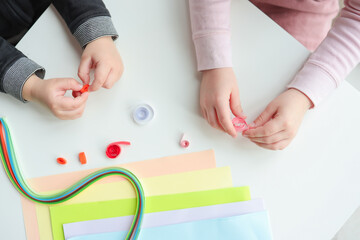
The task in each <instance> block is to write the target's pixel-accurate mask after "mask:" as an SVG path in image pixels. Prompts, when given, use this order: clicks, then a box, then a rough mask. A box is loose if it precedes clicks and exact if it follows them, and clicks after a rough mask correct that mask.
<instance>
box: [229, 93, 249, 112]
mask: <svg viewBox="0 0 360 240" xmlns="http://www.w3.org/2000/svg"><path fill="white" fill-rule="evenodd" d="M230 109H231V111H232V113H233V114H234V115H235V116H236V117H241V118H244V119H245V118H246V116H245V114H244V113H243V109H242V107H241V103H240V94H239V90H237V89H236V90H235V91H233V92H232V93H231V95H230Z"/></svg>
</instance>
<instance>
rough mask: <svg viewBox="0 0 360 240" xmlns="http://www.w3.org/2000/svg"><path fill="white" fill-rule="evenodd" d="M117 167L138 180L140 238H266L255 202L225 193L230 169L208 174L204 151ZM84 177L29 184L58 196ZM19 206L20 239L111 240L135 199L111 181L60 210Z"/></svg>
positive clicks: (125, 225)
mask: <svg viewBox="0 0 360 240" xmlns="http://www.w3.org/2000/svg"><path fill="white" fill-rule="evenodd" d="M120 166H121V167H124V168H127V169H129V170H131V171H132V172H133V173H135V174H136V175H137V176H138V177H139V178H140V180H141V182H142V184H143V188H144V191H145V194H146V205H145V215H144V221H143V225H142V230H141V233H140V239H145V240H146V239H157V240H159V239H160V240H162V239H169V238H171V239H234V238H236V239H250V240H251V239H262V240H263V239H264V240H267V239H272V237H271V230H270V224H269V220H268V215H267V212H266V211H265V208H264V204H263V201H262V200H261V199H253V200H252V199H250V190H249V188H248V187H233V184H232V177H231V172H230V168H229V167H221V168H216V162H215V155H214V152H213V151H211V150H209V151H203V152H198V153H190V154H183V155H179V156H172V157H165V158H160V159H152V160H147V161H142V162H134V163H128V164H123V165H120ZM92 171H93V170H86V171H81V172H75V173H66V174H61V175H55V176H48V177H41V178H35V179H31V180H30V181H29V182H30V184H31V186H33V188H34V189H35V190H36V191H38V192H51V191H58V190H61V189H64V188H66V187H67V186H69V185H71V184H72V183H73V182H75V181H77V180H79V179H81V178H82V177H84V176H85V175H87V174H89V173H90V172H92ZM22 203H23V213H24V220H25V227H26V234H27V239H28V240H38V239H40V240H51V239H53V240H63V239H71V240H80V239H81V240H95V239H104V240H110V239H114V240H118V239H124V238H125V236H126V234H127V230H128V229H129V228H130V225H131V222H132V218H133V216H132V215H133V214H134V211H135V204H136V199H135V195H134V192H133V189H132V186H131V185H130V184H129V183H128V182H126V181H123V179H121V178H119V177H116V176H111V177H108V178H106V179H104V180H102V181H101V182H99V183H96V184H95V185H94V186H92V187H91V188H89V189H87V190H86V191H84V192H83V193H81V194H79V195H78V196H76V197H75V198H73V199H71V200H70V201H68V202H65V203H62V204H58V205H55V206H51V207H48V206H46V205H38V204H35V203H33V202H30V201H29V200H27V199H22Z"/></svg>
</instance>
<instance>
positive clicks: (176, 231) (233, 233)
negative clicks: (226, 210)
mask: <svg viewBox="0 0 360 240" xmlns="http://www.w3.org/2000/svg"><path fill="white" fill-rule="evenodd" d="M126 234H127V231H122V232H111V233H103V234H95V235H84V236H78V237H73V238H69V239H68V240H99V239H101V240H118V239H124V238H125V237H126ZM140 239H142V240H153V239H156V240H168V239H171V240H184V239H186V240H199V239H206V240H219V239H221V240H233V239H244V240H245V239H246V240H272V233H271V228H270V224H269V218H268V214H267V212H266V211H261V212H255V213H249V214H244V215H239V216H233V217H227V218H215V219H208V220H202V221H195V222H187V223H181V224H174V225H166V226H160V227H154V228H144V229H142V230H141V233H140Z"/></svg>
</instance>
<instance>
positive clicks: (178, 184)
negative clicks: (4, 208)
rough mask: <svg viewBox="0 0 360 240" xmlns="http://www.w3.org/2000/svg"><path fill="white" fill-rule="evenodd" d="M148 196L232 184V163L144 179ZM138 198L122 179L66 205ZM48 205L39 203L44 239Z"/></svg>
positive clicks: (47, 223) (38, 208)
mask: <svg viewBox="0 0 360 240" xmlns="http://www.w3.org/2000/svg"><path fill="white" fill-rule="evenodd" d="M141 182H142V184H143V187H144V189H145V194H146V196H155V195H164V194H175V193H184V192H195V191H203V190H210V189H218V188H227V187H232V177H231V171H230V168H229V167H222V168H210V169H205V170H199V171H192V172H184V173H177V174H172V175H165V176H159V177H152V178H144V179H141ZM125 198H135V195H134V190H133V188H132V187H131V185H130V184H129V183H128V182H125V181H118V182H113V183H105V184H98V185H94V186H93V187H91V188H89V189H87V190H86V191H84V192H83V193H82V194H80V195H78V196H76V197H75V198H74V199H72V200H70V201H69V202H66V203H63V204H62V206H64V205H70V204H69V203H71V204H76V203H85V202H101V201H109V200H116V199H125ZM48 209H49V208H48V207H47V206H44V205H37V206H36V210H37V216H38V223H39V231H40V234H41V236H42V237H43V238H44V239H49V238H45V237H47V236H49V235H52V232H51V225H50V214H49V211H48Z"/></svg>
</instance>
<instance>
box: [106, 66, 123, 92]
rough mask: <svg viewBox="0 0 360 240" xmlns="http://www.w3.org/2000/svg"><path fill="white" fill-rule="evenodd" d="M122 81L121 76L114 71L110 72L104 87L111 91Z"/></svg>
mask: <svg viewBox="0 0 360 240" xmlns="http://www.w3.org/2000/svg"><path fill="white" fill-rule="evenodd" d="M119 79H120V74H118V73H116V72H115V71H114V70H113V69H111V70H110V73H109V76H108V77H107V80H106V81H105V83H104V84H103V87H104V88H106V89H110V88H112V87H113V86H114V84H115V83H116V82H117V81H118V80H119Z"/></svg>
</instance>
